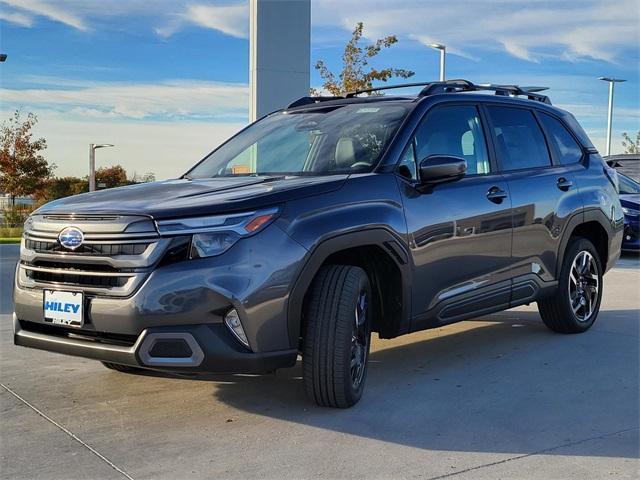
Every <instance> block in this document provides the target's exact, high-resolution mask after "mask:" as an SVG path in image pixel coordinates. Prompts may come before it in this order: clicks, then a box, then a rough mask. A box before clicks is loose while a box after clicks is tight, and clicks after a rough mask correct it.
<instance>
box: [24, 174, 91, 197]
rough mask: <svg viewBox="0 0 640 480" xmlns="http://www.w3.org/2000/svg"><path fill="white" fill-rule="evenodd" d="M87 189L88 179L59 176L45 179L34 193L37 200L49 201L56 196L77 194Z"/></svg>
mask: <svg viewBox="0 0 640 480" xmlns="http://www.w3.org/2000/svg"><path fill="white" fill-rule="evenodd" d="M88 191H89V181H88V180H87V179H82V178H78V177H59V178H49V179H47V180H46V181H45V182H44V184H43V185H42V187H41V188H40V189H38V191H37V192H36V193H35V195H34V198H35V199H36V200H37V201H38V202H50V201H51V200H56V199H58V198H63V197H68V196H70V195H77V194H78V193H84V192H88Z"/></svg>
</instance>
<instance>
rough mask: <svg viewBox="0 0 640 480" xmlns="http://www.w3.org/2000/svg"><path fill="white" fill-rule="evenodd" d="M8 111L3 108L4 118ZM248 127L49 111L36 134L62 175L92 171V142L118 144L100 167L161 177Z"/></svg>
mask: <svg viewBox="0 0 640 480" xmlns="http://www.w3.org/2000/svg"><path fill="white" fill-rule="evenodd" d="M9 114H10V112H9V111H7V110H0V115H2V117H3V118H7V117H8V116H9ZM243 126H244V124H242V123H216V122H210V123H205V122H190V121H180V122H147V121H143V122H122V121H120V122H113V121H110V120H109V119H95V118H83V119H80V118H74V117H72V116H70V115H68V114H60V113H56V112H51V111H45V112H40V113H39V114H38V124H37V126H36V128H35V130H34V133H35V134H36V135H37V136H43V137H44V138H46V140H47V144H48V148H47V149H46V150H45V158H46V159H47V160H48V161H50V162H53V163H55V164H56V165H57V168H56V170H55V175H57V176H69V175H73V176H80V177H82V176H84V175H87V173H88V151H89V143H90V142H94V143H103V142H104V143H113V144H114V145H115V147H114V148H105V149H102V150H100V151H99V152H98V153H97V155H96V157H97V158H96V163H97V166H98V167H101V166H111V165H115V164H121V165H122V166H123V167H124V168H125V169H126V170H127V172H128V173H129V174H133V172H137V173H139V174H142V173H145V172H149V171H152V172H154V173H155V174H156V178H157V179H159V180H161V179H166V178H175V177H177V176H179V175H181V174H183V173H185V172H186V171H187V170H188V169H189V167H191V166H193V165H194V164H195V163H196V162H197V161H199V160H200V159H201V158H202V157H204V156H205V155H206V154H207V153H209V152H210V151H211V150H212V149H213V148H214V147H216V146H217V145H219V144H220V143H222V142H223V141H224V140H226V139H227V138H228V137H230V136H231V135H232V134H234V133H235V132H237V131H238V130H240V128H242V127H243Z"/></svg>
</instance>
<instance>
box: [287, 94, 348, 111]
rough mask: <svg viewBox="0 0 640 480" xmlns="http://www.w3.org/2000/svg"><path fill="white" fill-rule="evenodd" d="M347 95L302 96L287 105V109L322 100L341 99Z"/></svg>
mask: <svg viewBox="0 0 640 480" xmlns="http://www.w3.org/2000/svg"><path fill="white" fill-rule="evenodd" d="M343 98H345V97H332V96H318V97H300V98H299V99H297V100H294V101H293V102H291V103H290V104H289V105H287V109H289V108H295V107H300V106H302V105H313V104H314V103H320V102H328V101H330V100H340V99H343Z"/></svg>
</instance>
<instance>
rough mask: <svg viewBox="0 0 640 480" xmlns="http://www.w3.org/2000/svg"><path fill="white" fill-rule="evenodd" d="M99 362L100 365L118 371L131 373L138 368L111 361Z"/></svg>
mask: <svg viewBox="0 0 640 480" xmlns="http://www.w3.org/2000/svg"><path fill="white" fill-rule="evenodd" d="M100 363H102V365H104V366H105V367H107V368H108V369H109V370H116V371H118V372H125V373H131V372H137V371H139V370H140V369H139V368H136V367H130V366H129V365H121V364H119V363H111V362H100Z"/></svg>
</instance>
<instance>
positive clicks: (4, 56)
mask: <svg viewBox="0 0 640 480" xmlns="http://www.w3.org/2000/svg"><path fill="white" fill-rule="evenodd" d="M6 61H7V54H6V53H0V62H6Z"/></svg>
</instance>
